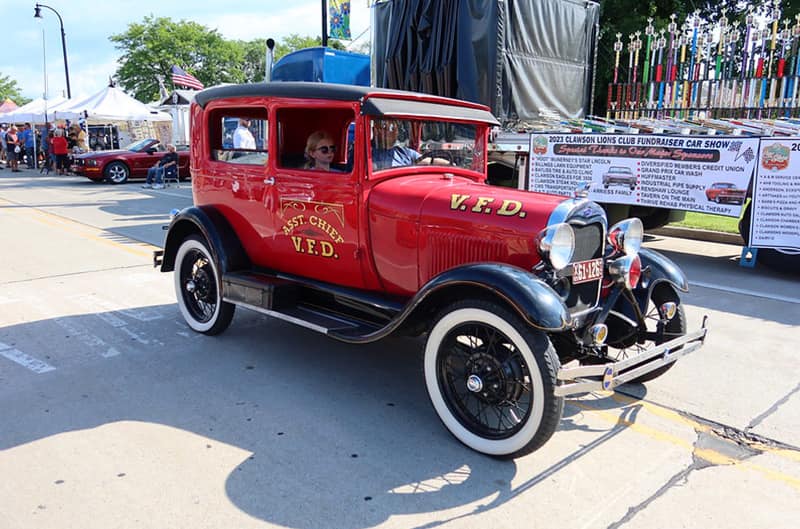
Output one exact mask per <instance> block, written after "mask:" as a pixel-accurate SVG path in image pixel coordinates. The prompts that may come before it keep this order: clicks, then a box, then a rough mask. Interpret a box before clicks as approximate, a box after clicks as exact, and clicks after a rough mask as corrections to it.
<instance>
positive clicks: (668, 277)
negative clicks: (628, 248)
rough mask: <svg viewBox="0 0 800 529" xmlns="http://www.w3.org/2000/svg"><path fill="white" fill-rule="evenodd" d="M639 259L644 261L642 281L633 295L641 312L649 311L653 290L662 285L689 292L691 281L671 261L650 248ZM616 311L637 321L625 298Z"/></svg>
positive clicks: (642, 251) (620, 301)
mask: <svg viewBox="0 0 800 529" xmlns="http://www.w3.org/2000/svg"><path fill="white" fill-rule="evenodd" d="M639 258H640V259H641V260H642V279H641V280H640V281H639V285H638V286H637V287H636V288H635V289H634V290H633V295H634V297H635V298H636V303H637V304H638V305H639V310H640V311H642V312H645V311H646V310H647V303H648V301H649V300H650V296H651V295H652V293H653V290H654V289H655V288H656V286H658V285H659V284H661V283H667V284H669V285H671V286H672V287H674V288H675V289H676V290H679V291H681V292H689V280H688V279H686V274H684V273H683V270H681V269H680V267H679V266H678V265H676V264H675V263H674V262H673V261H672V260H671V259H669V258H667V257H664V256H663V255H661V254H660V253H658V252H656V251H655V250H650V249H648V248H641V249H640V250H639ZM614 310H615V311H617V312H619V313H622V314H624V315H625V316H627V317H628V318H630V319H631V320H632V321H636V315H635V313H634V311H633V308H632V307H631V306H630V304H629V303H628V302H626V301H625V299H624V298H620V299H619V301H618V302H617V306H616V307H615V308H614Z"/></svg>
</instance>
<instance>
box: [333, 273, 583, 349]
mask: <svg viewBox="0 0 800 529" xmlns="http://www.w3.org/2000/svg"><path fill="white" fill-rule="evenodd" d="M463 287H468V288H472V289H476V290H481V289H482V290H485V291H486V292H488V293H490V294H491V295H494V296H496V297H499V298H501V299H503V300H504V301H506V302H507V303H508V304H509V305H510V306H511V307H513V308H514V309H516V311H517V312H518V313H519V314H520V316H522V317H523V318H525V320H526V321H527V322H528V323H530V324H531V325H532V326H533V327H536V328H537V329H541V330H543V331H549V332H559V331H564V330H566V329H568V328H569V326H570V324H571V322H572V318H571V316H570V314H569V311H568V310H567V307H566V306H565V305H564V302H563V301H562V300H561V298H560V297H558V294H556V292H555V291H554V290H553V289H552V288H550V286H548V285H547V284H546V283H544V282H543V281H541V280H540V279H538V278H537V277H536V276H534V275H533V274H530V273H528V272H526V271H525V270H523V269H521V268H517V267H514V266H510V265H505V264H500V263H476V264H468V265H464V266H459V267H457V268H452V269H450V270H447V271H445V272H442V273H441V274H439V275H437V276H436V277H434V278H433V279H431V280H430V281H428V282H427V283H425V285H423V286H422V288H421V289H419V291H418V292H417V293H416V295H414V297H413V298H411V299H410V300H409V301H408V302H407V303H406V304H405V305H404V306H403V309H402V310H401V311H400V312H399V313H398V314H397V315H395V316H394V317H393V318H392V320H391V321H390V322H389V323H388V324H386V325H385V326H384V327H382V328H380V329H378V330H377V331H375V332H373V333H371V334H368V335H363V336H351V335H349V334H347V333H346V332H339V331H331V332H329V333H328V336H331V337H332V338H335V339H337V340H341V341H345V342H349V343H369V342H374V341H376V340H378V339H380V338H383V337H384V336H388V335H389V334H390V333H392V332H394V331H395V330H396V329H398V328H399V327H400V326H401V325H402V324H403V323H404V322H405V321H406V320H407V319H409V317H410V316H412V314H415V313H416V312H417V311H418V310H425V307H426V306H427V307H428V308H436V306H437V305H443V304H446V303H452V302H453V301H456V299H458V298H457V297H454V296H456V295H458V294H459V293H463V291H462V290H461V288H463ZM431 303H433V304H434V305H433V307H431Z"/></svg>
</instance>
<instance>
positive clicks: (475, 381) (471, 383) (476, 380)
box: [467, 375, 483, 393]
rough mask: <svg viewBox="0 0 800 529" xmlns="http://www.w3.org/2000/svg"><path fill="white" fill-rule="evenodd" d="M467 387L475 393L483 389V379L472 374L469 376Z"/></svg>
mask: <svg viewBox="0 0 800 529" xmlns="http://www.w3.org/2000/svg"><path fill="white" fill-rule="evenodd" d="M467 389H468V390H470V391H471V392H473V393H478V392H480V391H481V390H482V389H483V380H481V377H479V376H478V375H470V376H469V378H467Z"/></svg>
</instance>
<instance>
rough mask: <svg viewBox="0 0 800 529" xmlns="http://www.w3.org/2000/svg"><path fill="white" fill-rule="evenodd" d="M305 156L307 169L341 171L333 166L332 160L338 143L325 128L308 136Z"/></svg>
mask: <svg viewBox="0 0 800 529" xmlns="http://www.w3.org/2000/svg"><path fill="white" fill-rule="evenodd" d="M305 156H306V160H307V162H306V165H305V168H306V169H314V170H316V171H334V172H339V171H338V170H337V169H332V168H331V162H333V158H334V156H336V144H335V143H334V142H333V139H332V138H331V137H330V135H329V134H328V133H327V132H325V131H324V130H318V131H316V132H313V133H311V135H310V136H309V137H308V140H307V141H306V150H305Z"/></svg>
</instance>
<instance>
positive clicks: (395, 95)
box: [195, 81, 497, 124]
mask: <svg viewBox="0 0 800 529" xmlns="http://www.w3.org/2000/svg"><path fill="white" fill-rule="evenodd" d="M367 96H369V98H372V99H371V100H372V101H373V102H375V104H370V105H368V106H369V108H368V109H366V108H365V109H363V110H364V111H365V113H369V114H373V115H381V114H382V113H383V112H385V111H388V110H390V108H391V107H393V105H391V104H389V105H387V104H386V103H384V104H382V105H381V104H379V103H378V101H376V99H382V100H383V101H390V100H394V101H397V102H401V101H402V102H403V103H407V104H408V103H410V104H411V106H412V107H413V106H415V105H414V103H416V104H417V105H420V106H423V105H435V106H436V109H435V110H434V109H433V108H430V109H428V112H424V111H423V112H421V113H422V114H427V115H434V114H440V113H441V112H442V110H445V108H444V107H447V106H448V105H449V106H450V107H451V111H450V112H445V114H453V115H452V116H451V117H456V118H461V119H474V120H479V121H486V122H489V123H493V124H496V123H497V120H496V119H495V118H494V116H492V114H491V113H490V112H489V109H488V107H485V106H483V105H478V104H476V103H470V102H467V101H460V100H458V99H450V98H446V97H440V96H432V95H429V94H421V93H417V92H406V91H404V90H392V89H388V88H375V87H371V86H355V85H344V84H335V83H310V82H299V81H297V82H296V81H280V82H272V83H250V84H238V85H222V86H215V87H213V88H208V89H206V90H203V91H202V92H199V93H198V94H197V95H195V102H197V104H199V105H200V106H201V107H204V108H205V106H206V105H208V103H210V102H212V101H215V100H218V99H225V98H236V97H287V98H289V97H291V98H300V99H303V98H307V99H326V100H334V101H361V100H362V99H365V98H367ZM417 108H419V107H417ZM391 110H394V109H393V108H391ZM431 111H433V112H431ZM387 113H390V112H387ZM391 113H393V114H394V112H391Z"/></svg>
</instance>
